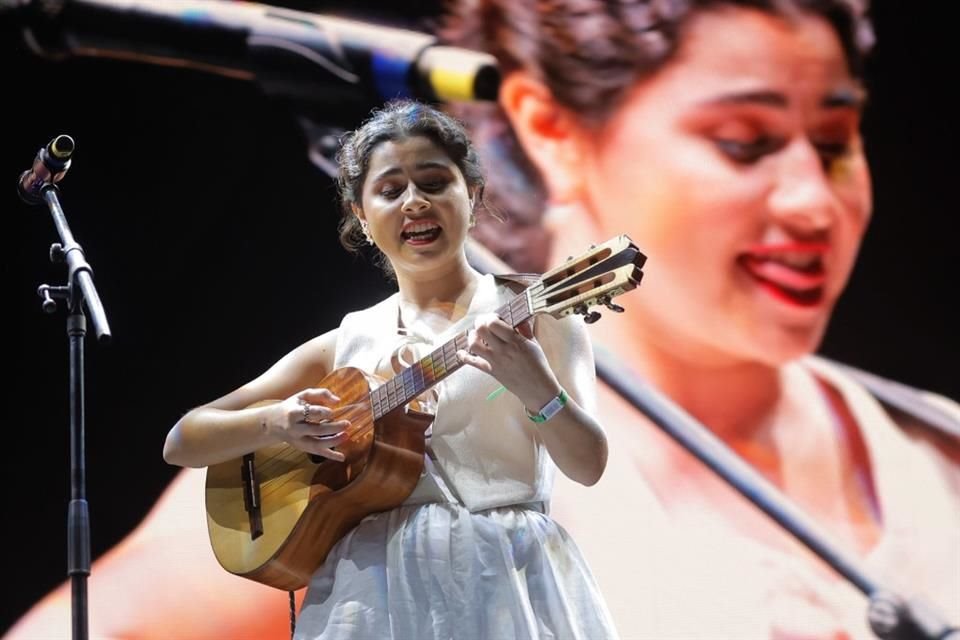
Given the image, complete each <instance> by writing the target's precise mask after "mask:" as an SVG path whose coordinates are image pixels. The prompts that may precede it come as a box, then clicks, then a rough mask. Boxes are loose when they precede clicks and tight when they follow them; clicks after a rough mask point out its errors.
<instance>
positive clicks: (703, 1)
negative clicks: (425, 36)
mask: <svg viewBox="0 0 960 640" xmlns="http://www.w3.org/2000/svg"><path fill="white" fill-rule="evenodd" d="M726 6H733V7H744V8H750V9H756V10H758V11H764V12H767V13H771V14H775V15H777V16H782V17H784V18H785V19H787V20H791V19H794V18H796V17H798V16H802V15H810V14H813V15H818V16H822V17H823V18H825V19H826V20H827V22H829V24H830V25H831V26H832V27H833V29H834V31H835V32H836V34H837V37H838V38H839V40H840V43H841V45H842V47H843V50H844V52H845V54H846V58H847V63H848V65H849V68H850V72H851V74H852V75H854V76H855V77H859V78H862V76H863V66H864V59H865V56H866V54H867V53H868V52H869V50H870V49H871V47H872V46H873V39H874V38H873V28H872V26H871V23H870V21H869V19H868V18H867V16H866V11H867V1H866V0H450V2H449V4H448V11H447V14H448V15H447V18H446V22H445V26H444V28H443V29H442V30H441V35H442V36H443V38H444V40H446V41H447V42H448V43H449V44H453V45H457V46H461V47H466V48H470V49H475V50H479V51H486V52H488V53H490V54H492V55H493V56H495V57H496V58H497V61H498V63H499V65H500V69H501V71H502V72H503V73H504V74H507V73H509V72H511V71H514V70H518V69H524V70H526V71H527V72H528V73H530V74H532V75H533V76H534V77H536V78H537V79H539V80H540V81H541V82H543V84H544V85H545V86H546V87H548V88H549V89H550V91H551V93H552V94H553V96H554V98H555V99H556V100H557V102H558V103H559V104H561V105H563V106H564V107H566V108H568V109H569V110H570V112H572V113H576V114H578V116H579V117H580V118H582V119H583V120H584V122H585V123H587V124H594V125H596V124H599V123H601V122H603V121H604V120H605V119H606V118H607V117H608V116H609V115H610V114H611V113H613V112H614V111H616V109H617V108H618V107H619V106H620V104H621V102H622V101H623V99H624V97H625V96H626V95H627V93H628V92H629V90H630V89H631V87H633V86H634V85H635V84H636V82H638V81H643V80H644V79H646V78H650V77H652V76H654V75H655V74H656V73H657V72H658V71H659V70H660V69H662V68H663V67H664V65H666V64H667V63H668V62H669V61H670V60H671V59H672V58H673V56H674V54H676V52H677V51H678V50H679V48H680V45H681V43H682V42H683V38H684V34H685V30H686V27H687V25H688V24H689V22H690V19H691V17H693V16H694V15H696V14H697V13H699V12H702V11H706V10H710V9H715V8H722V7H726ZM451 112H452V113H454V114H455V115H457V116H458V117H459V118H460V119H461V120H463V121H464V122H465V123H466V124H467V126H468V127H469V128H470V131H471V135H472V136H473V139H474V141H475V143H476V144H477V148H478V149H479V151H480V154H481V157H483V159H484V161H485V164H486V165H487V166H488V167H489V168H490V180H491V184H492V185H493V186H492V187H491V189H490V193H489V194H488V197H489V198H490V200H491V201H492V202H493V204H494V205H496V206H498V207H499V208H500V209H501V210H503V211H506V212H507V214H508V218H509V221H508V224H509V226H510V227H511V228H510V229H504V228H503V227H502V226H501V227H500V228H491V227H490V226H485V225H480V227H479V228H478V229H476V230H475V235H476V236H477V237H479V238H480V239H481V240H482V241H483V242H484V243H485V244H487V245H488V246H489V247H491V248H492V249H493V250H494V252H495V253H498V254H499V255H500V257H502V258H504V259H505V260H507V261H508V262H510V263H511V264H512V265H513V266H514V267H515V268H518V269H519V270H529V271H541V270H542V269H543V268H544V266H545V265H543V264H540V263H537V262H536V261H538V260H541V259H542V258H543V257H544V256H546V255H547V253H548V252H547V251H546V249H544V248H540V249H539V250H536V249H535V250H533V251H531V244H535V243H536V242H540V243H546V242H548V241H549V239H548V238H546V236H545V233H546V232H545V231H544V230H543V229H542V227H541V225H540V219H541V217H542V214H543V209H544V204H545V201H546V189H545V187H544V184H543V181H542V179H541V177H540V175H539V173H538V172H537V170H536V168H535V167H534V166H533V165H532V164H531V162H530V161H529V159H528V158H527V157H526V156H525V154H524V153H523V150H522V147H521V145H520V143H519V142H518V141H517V139H516V137H515V135H514V133H513V131H512V129H511V127H510V124H509V122H508V121H507V119H506V117H505V116H504V114H503V113H502V111H501V110H500V108H499V106H497V105H496V104H464V105H457V106H455V107H453V108H451ZM518 235H521V236H524V237H526V238H527V240H526V242H524V243H523V244H522V245H520V246H517V247H511V246H509V245H507V244H505V243H504V239H505V238H506V239H509V238H514V237H517V236H518Z"/></svg>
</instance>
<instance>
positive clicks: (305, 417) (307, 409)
mask: <svg viewBox="0 0 960 640" xmlns="http://www.w3.org/2000/svg"><path fill="white" fill-rule="evenodd" d="M303 421H304V422H310V405H309V404H307V403H306V402H304V403H303Z"/></svg>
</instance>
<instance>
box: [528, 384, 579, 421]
mask: <svg viewBox="0 0 960 640" xmlns="http://www.w3.org/2000/svg"><path fill="white" fill-rule="evenodd" d="M568 397H569V396H567V392H566V391H564V390H563V389H560V393H559V394H557V397H556V398H554V399H553V400H551V401H550V402H548V403H547V404H545V405H543V408H542V409H540V412H539V413H536V414H533V413H530V410H529V409H527V408H526V407H524V411H526V412H527V417H528V418H530V419H531V420H533V421H534V422H536V423H538V424H539V423H541V422H546V421H547V420H549V419H550V418H552V417H553V416H555V415H557V414H558V413H559V412H560V409H563V408H564V407H565V406H566V405H567V398H568Z"/></svg>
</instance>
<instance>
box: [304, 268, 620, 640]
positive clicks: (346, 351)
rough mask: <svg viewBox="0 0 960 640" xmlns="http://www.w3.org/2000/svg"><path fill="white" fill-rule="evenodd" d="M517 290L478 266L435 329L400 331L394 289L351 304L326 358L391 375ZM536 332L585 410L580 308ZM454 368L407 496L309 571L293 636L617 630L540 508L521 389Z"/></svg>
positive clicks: (546, 465) (537, 451)
mask: <svg viewBox="0 0 960 640" xmlns="http://www.w3.org/2000/svg"><path fill="white" fill-rule="evenodd" d="M512 296H513V293H512V292H511V291H510V290H509V289H507V288H506V287H503V286H500V285H498V284H497V283H496V282H495V280H494V279H493V278H492V277H491V276H484V277H482V278H481V280H480V282H479V284H478V287H477V291H476V293H475V294H474V297H473V300H472V302H471V304H470V308H469V311H468V313H467V315H466V316H465V317H464V318H463V319H462V320H460V321H459V322H457V323H456V324H455V325H454V326H452V327H451V328H450V329H449V330H448V331H446V332H444V333H443V334H441V335H437V336H428V335H417V334H414V333H411V332H408V331H403V330H400V329H399V326H398V317H399V307H398V296H397V295H396V294H395V295H394V296H392V297H390V298H388V299H386V300H384V301H383V302H381V303H380V304H377V305H375V306H373V307H370V308H369V309H365V310H363V311H359V312H356V313H351V314H348V315H347V316H346V317H345V318H344V320H343V322H342V324H341V326H340V330H339V333H338V339H337V357H336V362H335V366H336V367H338V368H339V367H343V366H354V367H358V368H360V369H363V370H366V371H371V372H375V373H378V374H379V375H382V376H384V377H392V375H393V374H394V373H395V371H391V369H396V366H397V362H398V360H405V361H406V363H407V364H409V363H410V362H411V361H413V360H415V359H419V358H420V357H422V356H424V355H426V354H427V353H429V351H431V350H432V349H434V348H435V347H437V346H439V345H441V344H443V343H444V342H446V341H448V340H449V339H451V338H452V337H454V336H455V335H456V334H457V333H459V332H460V331H463V330H465V329H468V328H471V327H472V326H473V323H474V320H475V319H476V317H477V315H478V314H480V313H488V312H492V311H494V310H496V309H497V308H499V307H500V306H502V305H503V304H505V303H506V302H507V301H508V300H509V299H510V298H511V297H512ZM535 332H536V335H537V339H538V341H539V342H540V344H541V346H542V347H543V349H544V352H545V354H546V355H547V359H548V361H549V362H550V364H551V367H552V368H553V370H554V371H555V372H556V373H557V377H558V379H559V380H560V383H561V384H562V385H563V386H564V388H565V389H566V390H567V391H568V393H570V395H571V396H572V397H574V398H575V399H576V400H577V402H578V403H579V404H581V406H583V407H584V408H585V409H586V410H588V411H591V410H593V409H594V405H595V398H594V393H595V390H594V364H593V356H592V352H591V350H590V343H589V340H588V338H587V335H586V331H585V330H584V329H583V327H582V321H581V320H580V319H579V318H570V319H564V320H555V319H553V318H550V317H543V316H541V317H539V318H538V319H537V323H536V330H535ZM497 387H499V383H498V382H497V381H496V380H495V379H494V378H492V377H490V376H488V375H487V374H484V373H482V372H480V371H478V370H476V369H474V368H472V367H464V368H462V369H461V370H459V371H457V372H455V373H454V374H452V375H451V376H450V377H449V378H447V379H446V380H445V381H443V382H441V383H440V384H439V385H437V386H435V387H434V391H435V396H434V397H435V406H434V411H435V413H436V418H435V420H434V423H433V426H432V427H431V429H430V431H428V434H429V440H428V442H429V447H428V448H429V450H430V453H429V455H428V456H427V457H426V460H425V471H424V474H423V476H422V477H421V479H420V482H419V483H418V485H417V487H416V488H415V489H414V492H413V494H412V495H411V496H410V497H409V498H408V499H407V501H406V502H405V503H404V504H403V505H402V506H400V507H399V508H397V509H394V510H392V511H388V512H385V513H380V514H374V515H371V516H369V517H367V518H366V519H364V520H363V521H362V522H361V523H360V524H359V525H358V526H357V527H356V528H355V529H353V530H352V531H351V532H350V533H348V534H347V535H346V536H345V537H344V538H343V539H342V540H341V541H340V542H339V543H338V544H337V545H336V546H335V547H334V549H333V550H332V551H331V552H330V555H329V556H328V558H327V560H326V562H325V563H324V564H323V566H322V567H320V569H318V570H317V572H316V574H315V575H314V576H313V579H312V580H311V583H310V587H309V590H308V592H307V595H306V598H305V600H304V602H303V606H302V608H301V611H300V615H299V619H298V621H297V630H296V638H297V639H298V640H319V639H323V640H341V639H348V638H349V639H351V640H356V639H364V640H365V639H368V638H369V639H371V640H384V639H396V640H401V639H402V640H407V639H409V640H431V639H436V640H440V639H452V638H456V639H457V640H474V639H475V640H510V639H517V640H520V639H524V640H525V639H528V638H529V639H548V638H549V639H554V638H556V639H563V640H577V639H584V640H588V639H589V640H604V639H607V638H616V637H617V635H616V631H615V630H614V627H613V624H612V622H611V618H610V614H609V612H608V610H607V607H606V605H605V604H604V602H603V599H602V598H601V596H600V592H599V590H598V588H597V585H596V582H595V580H594V579H593V576H592V575H591V573H590V570H589V568H588V566H587V564H586V562H585V561H584V559H583V557H582V556H581V554H580V552H579V550H578V549H577V548H576V546H575V545H574V543H573V541H572V540H571V539H570V537H569V536H568V535H567V533H566V532H565V531H564V530H563V529H562V528H561V527H560V526H558V525H557V524H556V523H555V522H554V521H553V520H552V519H551V518H550V517H549V516H547V515H546V511H547V505H548V501H549V497H550V491H551V488H552V485H553V477H554V473H555V467H554V464H553V462H552V461H551V460H550V457H549V455H548V454H547V451H546V448H545V447H544V446H543V444H542V442H540V441H539V438H538V437H537V436H536V431H535V429H534V428H533V426H534V425H533V423H531V422H530V421H529V420H528V419H527V418H526V416H525V413H524V410H523V406H522V404H521V403H520V401H519V400H518V399H517V398H516V397H515V396H513V394H511V393H509V392H504V393H501V394H500V395H498V396H496V397H495V398H493V399H488V398H487V396H488V395H489V394H490V393H491V392H492V391H494V390H495V389H496V388H497Z"/></svg>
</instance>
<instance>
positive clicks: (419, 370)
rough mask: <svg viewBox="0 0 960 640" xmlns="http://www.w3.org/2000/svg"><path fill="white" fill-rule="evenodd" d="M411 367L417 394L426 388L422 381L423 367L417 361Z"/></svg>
mask: <svg viewBox="0 0 960 640" xmlns="http://www.w3.org/2000/svg"><path fill="white" fill-rule="evenodd" d="M412 368H413V376H414V383H415V384H416V386H417V395H420V394H421V393H423V392H424V391H426V389H427V386H426V385H425V384H424V383H423V367H421V366H420V363H419V362H417V363H416V364H414V365H413V367H412Z"/></svg>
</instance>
